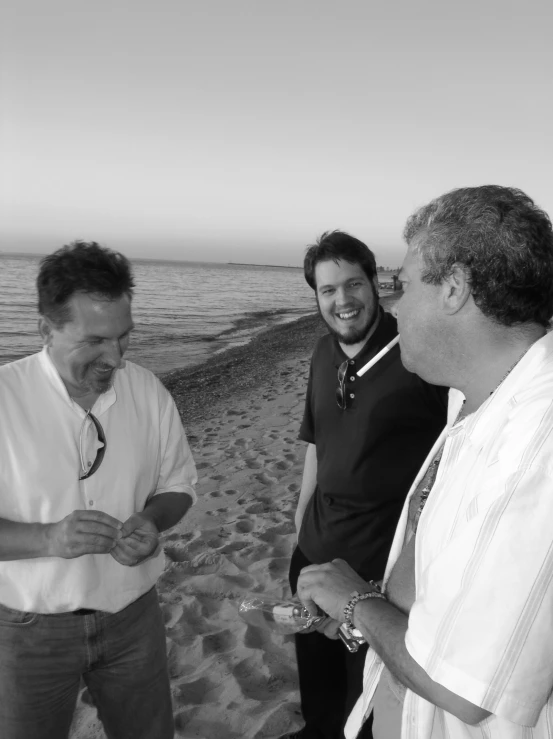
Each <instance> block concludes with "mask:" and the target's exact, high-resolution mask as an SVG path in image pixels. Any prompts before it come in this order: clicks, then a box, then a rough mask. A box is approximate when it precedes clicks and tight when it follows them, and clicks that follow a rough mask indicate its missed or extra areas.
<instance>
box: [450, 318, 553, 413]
mask: <svg viewBox="0 0 553 739" xmlns="http://www.w3.org/2000/svg"><path fill="white" fill-rule="evenodd" d="M544 335H545V329H544V328H542V327H541V326H537V327H536V328H535V330H531V331H527V332H525V333H520V334H518V335H517V336H515V337H510V338H511V340H510V341H508V342H493V341H491V342H490V343H489V344H488V345H487V346H485V347H481V351H480V352H479V353H478V354H475V355H473V358H472V362H467V363H465V365H464V367H463V374H464V379H463V381H461V382H460V383H459V384H455V385H454V387H457V388H458V389H459V390H461V391H462V392H463V394H464V395H465V398H466V401H465V406H464V409H463V413H464V414H465V415H467V414H469V413H473V412H474V411H476V410H477V409H478V408H479V407H480V406H481V405H482V403H484V402H485V401H486V400H487V399H488V398H489V397H490V395H491V394H492V393H494V392H495V390H497V389H498V387H499V386H500V385H502V384H503V382H504V380H506V379H507V377H508V376H509V375H510V373H511V372H512V370H513V369H514V368H515V367H516V366H517V365H518V363H519V362H520V361H521V359H522V358H523V357H524V355H525V354H526V352H527V351H528V350H529V349H530V347H531V346H532V345H533V344H534V343H535V342H536V341H538V340H539V339H541V338H542V336H544Z"/></svg>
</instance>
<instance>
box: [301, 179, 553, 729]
mask: <svg viewBox="0 0 553 739" xmlns="http://www.w3.org/2000/svg"><path fill="white" fill-rule="evenodd" d="M404 235H405V239H406V241H407V244H408V252H407V256H406V258H405V261H404V264H403V268H402V270H401V273H400V279H401V281H402V284H403V289H404V295H403V297H402V299H401V300H400V302H399V304H398V306H397V317H398V328H399V331H400V335H401V341H400V346H401V358H402V361H403V363H404V365H405V366H406V368H407V369H408V370H410V371H412V372H416V373H417V374H419V375H420V376H421V377H422V378H423V379H425V380H426V381H428V382H431V383H434V384H437V385H449V386H451V387H452V388H454V389H453V390H452V391H451V393H450V413H449V419H450V420H449V423H448V426H447V428H446V429H445V430H444V433H443V434H442V435H441V437H440V439H438V441H437V442H436V444H435V445H434V448H433V449H432V450H431V452H430V454H429V456H428V458H427V460H426V462H425V464H424V465H423V468H422V469H421V471H420V473H419V475H418V476H417V478H416V479H415V482H414V484H413V486H412V488H411V491H410V493H409V496H408V498H407V501H406V503H405V507H404V510H403V514H402V517H401V519H400V522H399V524H398V529H397V531H396V535H395V539H394V543H393V545H392V550H391V553H390V558H389V561H388V565H387V568H386V574H385V577H384V582H383V593H382V594H381V593H379V592H378V591H377V590H376V588H375V587H374V586H373V585H370V584H368V583H365V582H363V581H362V580H361V578H359V577H358V576H357V575H356V574H355V573H354V572H353V571H352V570H351V569H350V568H349V567H348V566H347V565H346V564H345V563H344V562H343V561H341V560H334V562H332V563H328V564H325V565H313V566H310V567H307V568H305V569H304V570H303V571H302V574H301V575H300V579H299V586H298V593H299V595H300V597H301V599H302V601H303V602H304V603H305V604H306V605H307V606H308V607H309V608H310V609H311V610H312V611H314V610H315V604H317V605H318V606H319V607H321V608H322V609H324V610H325V611H326V612H327V613H328V614H329V615H330V616H332V617H333V618H335V619H337V620H340V621H343V620H344V609H345V610H346V614H345V615H346V616H349V619H350V621H351V623H352V624H353V625H354V626H356V627H357V628H359V629H360V630H361V631H362V633H363V634H364V636H365V637H366V639H367V641H368V642H369V643H370V644H371V647H372V648H371V649H370V651H369V653H368V655H367V661H366V664H365V675H364V690H363V695H362V696H361V698H360V699H359V701H358V703H357V705H356V707H355V709H354V711H353V712H352V714H351V716H350V718H349V721H348V724H347V726H346V732H345V733H346V737H347V738H348V739H353V737H355V736H356V735H357V733H358V731H359V729H360V727H361V725H362V723H363V721H364V720H365V719H366V717H367V716H368V715H369V714H370V713H371V711H372V712H373V715H374V726H373V734H374V737H375V739H399V738H400V737H401V739H442V738H443V739H445V738H446V737H447V738H448V739H465V738H466V739H469V738H471V737H481V738H486V739H488V738H489V739H542V738H543V739H545V738H546V737H553V697H552V696H551V693H552V690H553V333H550V334H548V333H547V329H548V328H549V321H550V317H551V316H552V315H553V231H552V227H551V222H550V220H549V218H548V217H547V215H546V214H545V213H544V212H543V211H540V210H539V209H538V208H537V207H536V206H535V204H534V203H533V201H532V200H531V199H530V198H529V197H527V196H526V195H525V194H524V193H522V192H521V191H519V190H514V189H511V188H505V187H498V186H484V187H476V188H465V189H460V190H454V191H453V192H450V193H448V194H446V195H444V196H442V197H440V198H438V199H437V200H434V201H432V202H431V203H430V204H428V205H427V206H425V207H423V208H421V209H420V210H419V211H417V212H416V213H415V214H414V215H413V216H412V217H411V218H410V219H409V220H408V222H407V225H406V228H405V234H404ZM398 463H400V460H398ZM426 501H427V502H426Z"/></svg>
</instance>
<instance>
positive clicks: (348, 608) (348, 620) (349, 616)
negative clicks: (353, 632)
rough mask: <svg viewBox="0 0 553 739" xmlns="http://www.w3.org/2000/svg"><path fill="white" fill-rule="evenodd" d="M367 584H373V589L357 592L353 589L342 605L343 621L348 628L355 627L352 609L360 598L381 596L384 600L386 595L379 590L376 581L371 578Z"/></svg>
mask: <svg viewBox="0 0 553 739" xmlns="http://www.w3.org/2000/svg"><path fill="white" fill-rule="evenodd" d="M369 585H373V587H374V588H375V590H369V591H368V593H359V592H358V591H357V590H354V591H353V593H352V594H351V596H350V599H349V601H348V602H347V604H346V605H345V606H344V623H345V624H346V626H347V627H348V628H349V629H354V628H355V626H354V624H353V609H354V608H355V606H356V605H357V604H358V603H359V601H360V600H367V599H368V598H381V599H383V600H386V596H385V595H384V593H382V592H381V591H380V588H379V587H378V585H376V583H374V582H373V581H372V580H371V581H370V583H369Z"/></svg>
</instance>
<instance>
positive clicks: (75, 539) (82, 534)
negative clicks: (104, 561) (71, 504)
mask: <svg viewBox="0 0 553 739" xmlns="http://www.w3.org/2000/svg"><path fill="white" fill-rule="evenodd" d="M122 526H123V524H122V523H121V521H118V520H117V519H116V518H113V517H112V516H109V515H108V514H107V513H103V512H102V511H73V513H70V514H69V515H68V516H66V517H65V518H63V519H62V520H61V521H58V523H50V524H45V527H46V528H45V534H46V556H48V557H63V558H64V559H73V558H74V557H82V556H83V554H107V552H110V551H111V550H112V549H113V547H114V546H115V544H116V542H117V540H118V539H119V537H120V536H121V528H122Z"/></svg>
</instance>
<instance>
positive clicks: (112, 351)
mask: <svg viewBox="0 0 553 739" xmlns="http://www.w3.org/2000/svg"><path fill="white" fill-rule="evenodd" d="M123 354H124V349H123V348H122V346H121V342H120V341H119V340H118V339H114V340H113V341H110V342H109V344H108V345H107V346H106V351H105V355H104V357H105V359H106V362H109V364H110V365H111V366H112V367H113V368H114V369H117V368H118V367H119V366H120V365H121V360H122V358H123Z"/></svg>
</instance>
